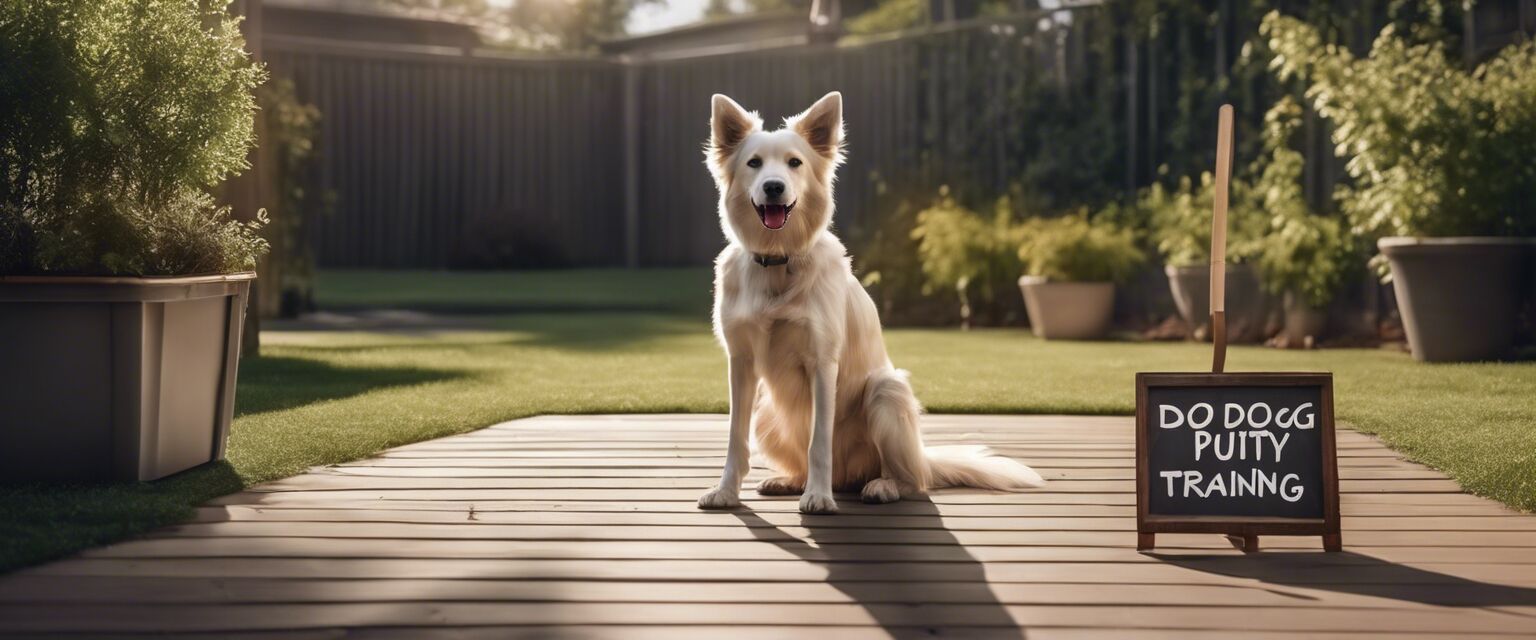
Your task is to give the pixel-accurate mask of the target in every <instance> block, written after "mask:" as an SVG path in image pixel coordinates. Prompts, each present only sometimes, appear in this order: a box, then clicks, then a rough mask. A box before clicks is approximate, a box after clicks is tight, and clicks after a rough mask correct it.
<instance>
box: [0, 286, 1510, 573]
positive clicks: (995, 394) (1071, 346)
mask: <svg viewBox="0 0 1536 640" xmlns="http://www.w3.org/2000/svg"><path fill="white" fill-rule="evenodd" d="M610 278H617V280H610ZM615 281H616V282H619V283H621V284H622V286H620V285H616V284H614V282H615ZM584 282H592V283H599V284H594V286H601V287H604V288H603V289H602V290H601V293H600V294H593V293H591V291H590V287H587V286H586V285H584V284H583V283H584ZM701 288H702V289H703V292H701V291H700V289H701ZM707 290H708V275H707V274H706V273H703V272H702V271H698V270H669V271H660V272H637V273H626V272H616V273H615V272H608V273H603V272H557V273H521V274H489V273H487V274H452V275H451V276H444V275H442V274H425V273H407V274H401V276H400V277H398V278H393V279H392V278H390V277H388V276H387V274H382V273H378V272H357V273H326V274H324V275H323V276H322V278H321V279H320V296H321V303H322V305H323V306H325V307H327V308H335V307H345V306H366V305H376V304H394V303H402V306H405V305H411V306H420V307H435V308H439V309H450V308H456V307H454V305H457V304H466V306H464V307H460V308H463V309H473V310H477V311H479V312H481V315H479V316H477V318H476V323H475V324H474V325H473V326H472V327H470V328H465V327H463V326H462V325H452V327H451V328H446V329H441V330H438V329H431V328H417V329H410V330H405V329H400V330H390V331H321V330H314V331H268V332H265V333H264V335H263V344H264V346H263V350H262V356H261V357H259V358H250V359H247V360H245V361H244V362H242V364H241V372H240V375H241V379H240V389H239V398H238V403H237V417H236V420H235V424H234V427H233V429H232V433H231V435H230V444H229V459H228V461H227V462H226V463H223V464H218V465H211V466H209V467H206V468H201V469H197V470H194V471H191V472H188V473H184V474H180V475H178V476H176V477H173V478H169V479H166V480H162V481H160V482H153V483H145V484H135V485H97V486H78V487H59V486H44V487H7V488H0V513H3V514H4V515H3V516H0V518H3V520H0V569H10V568H15V567H19V566H24V565H27V564H32V563H35V562H39V561H43V560H46V559H49V558H54V557H58V556H60V555H64V554H67V553H70V552H73V551H75V550H78V549H81V548H85V547H89V546H94V545H99V544H103V543H106V542H110V541H113V540H118V539H121V538H124V537H127V536H131V535H134V534H136V533H138V532H142V531H144V530H146V529H148V528H152V527H155V526H160V525H164V524H167V523H172V522H176V521H178V520H181V519H184V518H185V517H187V515H188V514H189V513H190V509H191V508H192V507H193V506H194V505H196V504H198V503H200V502H202V501H204V500H207V499H209V498H212V497H215V496H218V495H222V494H226V493H230V492H233V491H237V490H239V489H241V488H243V487H245V486H248V485H250V484H253V483H258V482H263V481H267V480H272V479H276V478H281V477H285V476H289V475H293V474H296V473H300V472H303V471H304V470H305V469H307V468H309V467H312V466H315V465H325V464H333V463H338V462H343V461H347V460H353V459H356V458H359V457H363V456H367V455H369V454H371V453H373V452H376V451H378V450H380V449H384V448H388V447H391V446H396V445H400V444H404V443H409V442H414V441H419V440H423V439H427V438H434V437H439V436H444V435H450V434H454V433H462V432H465V431H470V430H473V429H477V428H480V427H483V426H486V425H489V424H493V423H496V422H500V421H504V420H510V419H514V418H519V417H523V416H529V415H535V414H541V413H609V412H614V413H633V412H672V411H682V412H723V411H725V409H726V400H725V388H724V385H723V383H722V382H721V380H722V379H723V377H724V373H725V363H724V358H723V357H722V356H721V354H720V350H719V347H718V346H717V345H716V344H715V342H714V340H713V338H712V337H711V335H710V333H709V327H708V314H707V311H706V308H707V305H708V299H707V293H704V292H707ZM461 300H469V301H470V303H460V302H458V301H461ZM551 309H561V310H560V311H552V310H551ZM495 310H499V311H504V312H506V313H490V312H491V311H495ZM887 338H888V342H889V344H890V350H891V354H892V358H893V359H894V360H895V361H896V363H897V364H898V365H899V366H902V367H904V368H907V369H910V370H911V371H912V373H913V377H914V383H915V385H916V387H917V390H918V393H919V395H920V396H921V397H922V399H923V400H924V402H925V403H926V405H927V406H928V408H929V410H931V411H934V412H988V413H991V412H996V413H1093V414H1128V413H1130V412H1131V411H1132V409H1133V407H1134V398H1133V393H1132V382H1133V379H1134V375H1135V372H1137V371H1155V370H1163V371H1167V370H1175V371H1176V370H1189V371H1198V370H1201V368H1203V367H1207V366H1209V347H1208V346H1205V345H1198V344H1182V343H1180V344H1168V343H1071V342H1045V341H1041V340H1036V339H1034V338H1032V337H1030V336H1029V334H1028V333H1027V332H1025V331H1022V330H1017V329H992V330H976V331H969V332H961V331H955V330H942V329H895V330H891V331H889V332H888V334H887ZM1228 368H1229V370H1232V371H1257V370H1311V371H1320V370H1321V371H1333V372H1334V374H1335V385H1336V390H1335V391H1336V400H1337V401H1336V405H1337V410H1338V417H1339V419H1340V420H1341V421H1342V422H1344V423H1345V424H1347V425H1349V426H1352V427H1354V428H1357V429H1360V430H1362V431H1367V432H1370V433H1376V434H1379V435H1380V436H1381V437H1382V438H1383V439H1384V440H1385V441H1386V442H1387V443H1388V444H1389V445H1391V446H1392V447H1394V448H1396V449H1398V450H1400V451H1402V452H1404V453H1405V454H1406V455H1407V456H1409V457H1411V458H1413V459H1415V460H1418V461H1421V462H1425V463H1427V464H1429V465H1431V466H1434V467H1436V468H1439V469H1441V470H1443V471H1446V472H1447V473H1448V474H1450V475H1451V476H1452V477H1454V478H1455V479H1456V480H1458V481H1459V482H1461V483H1462V485H1463V486H1464V487H1466V488H1467V489H1468V490H1469V491H1471V492H1473V493H1476V494H1479V495H1483V496H1487V497H1491V498H1493V499H1496V500H1499V501H1501V502H1503V503H1505V504H1508V505H1510V506H1513V507H1516V508H1519V509H1524V510H1527V511H1531V510H1536V364H1533V363H1501V364H1459V365H1423V364H1418V363H1414V362H1413V361H1412V360H1411V359H1409V358H1408V357H1407V356H1406V355H1405V354H1402V353H1397V352H1392V351H1382V350H1328V351H1313V352H1295V351H1277V350H1273V349H1265V348H1258V347H1236V348H1234V349H1232V351H1231V352H1230V354H1229V357H1228ZM722 437H723V432H722Z"/></svg>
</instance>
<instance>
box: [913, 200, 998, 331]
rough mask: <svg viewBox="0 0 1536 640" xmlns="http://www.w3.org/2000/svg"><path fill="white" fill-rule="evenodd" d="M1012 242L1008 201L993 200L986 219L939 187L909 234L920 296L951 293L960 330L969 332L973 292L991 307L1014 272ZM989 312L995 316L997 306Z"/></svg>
mask: <svg viewBox="0 0 1536 640" xmlns="http://www.w3.org/2000/svg"><path fill="white" fill-rule="evenodd" d="M1018 238H1019V225H1018V224H1017V223H1015V222H1014V214H1013V206H1012V204H1011V199H1010V198H1009V197H1008V196H1004V197H1002V198H999V199H998V200H997V204H996V207H995V209H994V212H993V215H992V217H991V219H988V218H986V217H983V216H982V215H981V214H979V213H977V212H975V211H972V210H970V209H968V208H966V207H965V206H963V205H961V204H960V203H959V202H957V201H956V200H955V198H954V196H953V195H951V194H950V191H949V187H948V186H944V187H941V188H940V189H939V198H938V200H937V201H936V202H934V203H933V205H932V206H930V207H928V208H927V209H924V210H922V211H919V212H918V213H917V224H916V225H915V226H914V227H913V229H912V239H914V240H916V241H917V258H918V262H919V263H920V264H921V266H922V271H923V276H924V279H925V280H926V284H925V286H924V292H923V293H924V294H927V293H929V292H930V291H931V290H932V289H934V288H945V289H947V288H953V289H954V291H955V293H956V294H957V295H958V296H959V299H960V326H961V327H963V328H969V327H970V326H971V323H972V320H973V314H972V305H971V303H972V295H973V292H979V295H980V297H981V298H982V300H983V301H984V302H988V303H990V302H993V301H994V300H995V299H996V297H997V295H998V292H999V290H1000V289H1001V288H1003V287H1008V286H1011V284H1010V283H1011V281H1012V280H1013V277H1014V275H1013V274H1016V273H1018V272H1019V258H1018ZM1015 300H1016V299H1015ZM989 306H992V307H994V311H995V307H996V306H998V305H989Z"/></svg>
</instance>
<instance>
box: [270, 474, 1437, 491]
mask: <svg viewBox="0 0 1536 640" xmlns="http://www.w3.org/2000/svg"><path fill="white" fill-rule="evenodd" d="M1132 482H1133V481H1132V480H1127V479H1121V480H1086V479H1083V480H1080V479H1075V478H1071V477H1067V478H1057V479H1056V481H1055V482H1048V483H1046V485H1045V486H1043V487H1039V488H1035V489H1032V490H1030V493H1034V494H1042V493H1043V494H1049V493H1108V492H1119V491H1125V490H1128V489H1130V488H1131V487H1132ZM716 484H717V479H716V478H711V477H709V476H703V477H686V478H680V477H628V478H615V477H598V478H593V477H570V476H567V477H447V478H420V477H407V478H397V477H388V476H363V475H346V474H319V473H317V474H306V475H301V476H295V477H293V478H288V479H286V480H278V481H276V482H270V483H267V484H264V485H262V486H260V487H255V488H252V489H250V492H251V493H277V492H285V491H332V492H335V491H385V490H388V491H395V490H433V491H458V490H461V489H467V490H482V489H514V490H515V489H536V488H551V489H594V488H599V489H600V488H616V489H677V488H688V489H698V490H700V491H703V490H707V489H709V488H712V487H714V486H715V485H716ZM1460 491H1461V487H1460V485H1458V484H1456V482H1455V481H1453V480H1446V479H1438V480H1421V479H1420V480H1415V479H1389V480H1355V481H1352V482H1349V483H1347V484H1346V485H1345V486H1344V487H1343V488H1342V492H1344V493H1373V492H1391V493H1397V494H1406V493H1459V492H1460Z"/></svg>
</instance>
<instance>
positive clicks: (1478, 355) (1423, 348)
mask: <svg viewBox="0 0 1536 640" xmlns="http://www.w3.org/2000/svg"><path fill="white" fill-rule="evenodd" d="M1376 246H1377V248H1379V249H1381V253H1382V255H1385V256H1386V257H1387V260H1388V262H1390V263H1391V265H1392V290H1393V292H1394V293H1396V294H1397V308H1398V311H1399V312H1400V313H1401V314H1402V316H1403V329H1404V330H1405V332H1406V333H1407V334H1408V347H1409V348H1410V349H1411V350H1412V351H1413V357H1414V358H1415V359H1417V360H1420V361H1424V362H1466V361H1475V360H1497V359H1499V358H1504V357H1507V356H1508V355H1509V352H1510V349H1511V347H1512V346H1513V344H1514V339H1515V328H1516V324H1517V322H1518V316H1519V311H1520V306H1521V304H1522V302H1523V300H1522V294H1523V292H1524V291H1525V282H1524V280H1525V277H1526V271H1527V266H1526V262H1525V261H1526V260H1528V259H1530V254H1531V253H1532V251H1533V247H1536V238H1483V237H1460V238H1402V237H1398V238H1382V239H1381V240H1379V241H1377V243H1376Z"/></svg>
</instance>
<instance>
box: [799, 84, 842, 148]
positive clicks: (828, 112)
mask: <svg viewBox="0 0 1536 640" xmlns="http://www.w3.org/2000/svg"><path fill="white" fill-rule="evenodd" d="M790 120H791V122H792V126H793V127H794V130H795V133H798V134H800V137H802V138H805V141H806V142H809V143H811V148H812V149H815V150H816V153H819V154H821V155H822V156H824V157H826V158H827V159H829V160H832V161H833V162H834V163H836V162H841V161H842V157H843V94H841V93H838V92H836V91H833V92H832V93H829V94H827V95H825V96H822V98H821V99H820V100H817V101H816V104H813V105H811V108H809V109H806V110H805V113H802V114H800V115H798V116H795V117H794V118H791V119H790Z"/></svg>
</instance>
